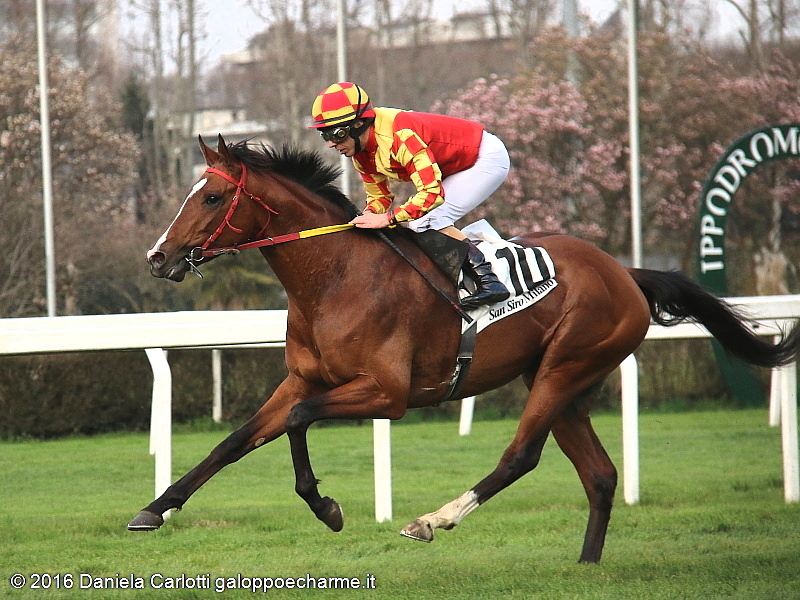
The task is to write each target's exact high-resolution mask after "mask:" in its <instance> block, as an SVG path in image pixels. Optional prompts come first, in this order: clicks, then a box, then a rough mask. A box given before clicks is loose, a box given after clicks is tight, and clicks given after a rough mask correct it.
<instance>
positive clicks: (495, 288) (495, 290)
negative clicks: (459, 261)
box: [461, 240, 511, 310]
mask: <svg viewBox="0 0 800 600" xmlns="http://www.w3.org/2000/svg"><path fill="white" fill-rule="evenodd" d="M465 241H466V242H467V243H468V244H469V251H468V252H467V260H465V261H464V266H465V267H466V268H467V269H468V270H469V271H470V273H471V274H472V275H473V276H474V278H475V285H476V287H477V289H476V290H475V293H474V294H472V295H471V296H467V297H466V298H464V299H463V300H461V307H462V308H464V309H466V310H472V309H473V308H478V307H479V306H482V305H484V304H494V303H495V302H502V301H503V300H505V299H506V298H508V297H509V296H510V295H511V294H509V293H508V290H507V289H506V286H504V285H503V284H502V283H501V281H500V280H499V279H498V278H497V275H495V274H494V271H492V265H491V264H490V263H489V261H487V260H486V257H485V256H484V255H483V252H481V251H480V250H479V249H478V247H477V246H476V245H475V244H473V243H472V242H470V241H469V240H465Z"/></svg>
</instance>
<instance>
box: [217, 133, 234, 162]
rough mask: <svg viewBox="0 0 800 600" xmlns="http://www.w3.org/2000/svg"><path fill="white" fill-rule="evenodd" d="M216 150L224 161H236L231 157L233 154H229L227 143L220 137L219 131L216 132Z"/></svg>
mask: <svg viewBox="0 0 800 600" xmlns="http://www.w3.org/2000/svg"><path fill="white" fill-rule="evenodd" d="M217 152H219V155H220V156H221V157H222V159H223V160H225V161H226V162H228V163H230V164H235V163H236V159H235V158H234V157H233V154H231V151H230V149H229V148H228V144H226V143H225V139H224V138H223V137H222V134H221V133H218V134H217Z"/></svg>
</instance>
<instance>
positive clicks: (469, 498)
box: [419, 490, 479, 529]
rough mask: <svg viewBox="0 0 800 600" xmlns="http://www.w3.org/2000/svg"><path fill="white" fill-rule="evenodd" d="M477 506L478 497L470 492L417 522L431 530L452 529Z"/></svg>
mask: <svg viewBox="0 0 800 600" xmlns="http://www.w3.org/2000/svg"><path fill="white" fill-rule="evenodd" d="M478 506H479V505H478V496H477V495H476V494H475V492H473V491H472V490H470V491H468V492H465V493H464V494H462V495H461V496H459V497H458V498H456V499H455V500H453V501H452V502H448V503H447V504H445V505H444V506H443V507H442V508H440V509H439V510H437V511H436V512H432V513H428V514H427V515H423V516H422V517H420V518H419V520H420V521H422V522H424V523H427V524H428V525H430V526H431V529H442V528H443V529H452V528H453V527H455V526H456V525H458V524H459V523H461V521H462V520H463V519H464V517H466V516H467V515H468V514H469V513H471V512H472V511H473V510H475V509H476V508H478Z"/></svg>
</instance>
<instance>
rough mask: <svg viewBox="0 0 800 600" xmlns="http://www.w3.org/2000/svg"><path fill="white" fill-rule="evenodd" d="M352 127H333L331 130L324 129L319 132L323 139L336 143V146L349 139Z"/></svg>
mask: <svg viewBox="0 0 800 600" xmlns="http://www.w3.org/2000/svg"><path fill="white" fill-rule="evenodd" d="M351 127H352V125H344V126H342V127H331V128H329V129H323V130H322V131H320V132H319V134H320V135H321V136H322V139H323V140H325V141H326V142H334V143H336V144H341V143H342V142H343V141H345V140H346V139H347V136H348V135H350V128H351Z"/></svg>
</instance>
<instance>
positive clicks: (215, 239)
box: [147, 135, 274, 281]
mask: <svg viewBox="0 0 800 600" xmlns="http://www.w3.org/2000/svg"><path fill="white" fill-rule="evenodd" d="M199 143H200V150H201V151H202V152H203V156H204V157H205V160H206V164H207V167H208V168H207V169H206V171H205V172H204V173H203V175H202V177H201V178H200V179H199V180H198V181H197V182H196V183H195V184H194V185H193V186H192V189H191V190H190V191H189V193H188V194H187V196H186V199H185V200H184V201H183V204H182V205H181V207H180V210H178V214H177V215H176V216H175V219H174V220H173V221H172V224H171V225H170V226H169V227H168V228H167V230H166V231H165V232H164V234H163V235H162V236H161V237H160V238H159V239H158V241H157V242H156V244H155V245H154V246H153V247H152V248H151V249H150V250H148V252H147V262H148V264H149V265H150V273H151V274H152V275H153V276H154V277H164V278H167V279H171V280H173V281H183V278H184V277H185V276H186V273H187V271H189V270H192V271H194V272H196V273H198V274H199V271H197V269H196V267H195V265H196V264H199V263H201V262H206V261H208V260H210V259H211V257H209V256H208V253H207V252H206V253H205V254H206V255H205V256H204V251H206V250H208V249H213V248H218V247H220V246H230V247H234V246H236V245H238V244H240V243H242V242H245V241H247V240H248V239H251V238H252V237H253V236H254V230H255V229H256V228H257V227H259V225H258V222H259V219H258V217H257V215H256V214H255V206H257V204H260V205H261V207H263V208H266V209H267V211H266V214H267V215H269V214H270V212H274V211H272V210H271V209H270V208H269V207H268V206H267V205H266V204H265V203H264V202H263V201H261V199H260V198H258V197H257V196H255V195H254V194H252V193H251V192H250V191H248V189H247V187H246V186H247V174H248V171H247V168H246V167H245V165H244V163H243V162H242V161H240V160H239V159H238V158H236V157H235V156H234V155H233V153H232V152H231V151H230V148H229V147H228V146H227V144H226V143H225V140H224V139H223V138H222V135H220V136H219V139H218V144H217V150H216V151H215V150H213V149H211V148H209V147H208V146H207V145H206V144H205V143H204V142H203V139H202V137H200V138H199ZM262 212H264V211H263V210H262ZM261 220H263V216H262V219H261ZM265 228H266V225H264V226H263V227H262V228H261V231H262V232H263V230H264V229H265Z"/></svg>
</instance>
